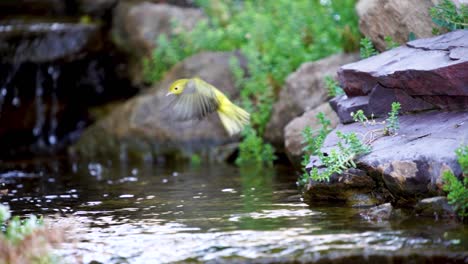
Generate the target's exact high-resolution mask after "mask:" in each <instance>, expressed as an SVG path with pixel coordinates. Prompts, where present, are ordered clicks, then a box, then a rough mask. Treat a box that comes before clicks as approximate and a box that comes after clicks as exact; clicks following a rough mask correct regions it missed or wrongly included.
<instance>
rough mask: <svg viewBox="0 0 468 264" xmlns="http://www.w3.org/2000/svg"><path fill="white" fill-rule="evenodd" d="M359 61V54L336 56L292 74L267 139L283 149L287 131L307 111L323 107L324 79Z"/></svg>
mask: <svg viewBox="0 0 468 264" xmlns="http://www.w3.org/2000/svg"><path fill="white" fill-rule="evenodd" d="M358 59H359V55H358V54H337V55H333V56H330V57H327V58H324V59H322V60H318V61H314V62H306V63H304V64H302V65H301V66H300V67H299V69H298V70H296V71H295V72H293V73H291V74H290V75H289V76H288V78H287V79H286V83H285V85H284V87H283V89H281V93H280V95H279V97H278V98H279V99H278V101H277V102H276V103H275V104H274V106H273V112H272V115H271V118H270V121H269V123H268V124H267V128H266V132H265V135H264V136H265V138H266V139H267V140H268V141H270V142H271V143H273V144H274V145H275V147H276V148H278V149H280V150H281V149H283V148H284V128H285V126H286V125H287V124H288V123H289V122H290V121H291V120H292V119H293V118H296V117H298V116H300V115H302V114H303V113H304V112H306V111H309V110H312V109H314V108H316V107H318V106H319V105H321V104H323V103H324V102H325V101H326V99H327V97H328V94H327V89H326V88H325V83H324V79H325V77H326V76H335V74H336V71H337V70H338V67H340V65H343V64H345V63H349V62H353V61H356V60H358Z"/></svg>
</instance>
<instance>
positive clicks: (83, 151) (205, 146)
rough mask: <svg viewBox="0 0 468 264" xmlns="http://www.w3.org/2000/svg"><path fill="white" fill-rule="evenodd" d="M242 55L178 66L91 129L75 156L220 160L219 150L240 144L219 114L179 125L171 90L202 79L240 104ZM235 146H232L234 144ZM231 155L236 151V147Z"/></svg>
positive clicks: (205, 56) (211, 55)
mask: <svg viewBox="0 0 468 264" xmlns="http://www.w3.org/2000/svg"><path fill="white" fill-rule="evenodd" d="M232 56H238V57H239V59H242V58H240V55H236V54H235V53H232V52H206V53H200V54H197V55H194V56H192V57H190V58H187V59H186V60H184V61H182V62H180V63H179V64H177V65H176V66H175V67H174V68H172V69H171V70H170V71H169V72H168V73H167V74H166V75H165V77H164V78H163V80H162V81H161V82H160V83H158V84H156V85H154V86H153V87H152V88H151V89H150V90H148V91H146V92H145V93H143V94H141V95H139V96H136V97H134V98H132V99H130V100H128V101H127V102H125V103H124V104H123V105H121V106H119V107H116V108H115V109H114V110H113V111H112V113H111V114H110V115H109V116H108V117H106V118H104V119H103V120H100V121H99V122H97V123H96V124H94V125H93V126H91V127H90V128H88V129H87V130H86V131H85V132H84V133H83V135H82V137H81V138H80V140H79V141H78V142H77V143H76V144H75V145H74V146H73V147H72V148H71V151H72V152H74V153H77V154H79V155H80V156H82V157H89V158H97V159H99V158H109V159H111V158H119V156H120V155H122V156H120V158H122V157H123V158H127V157H128V158H137V159H146V158H148V157H152V155H153V154H154V155H156V156H157V157H159V158H161V157H168V158H170V159H172V158H175V157H180V156H183V157H190V155H191V154H193V153H198V154H200V155H202V156H203V157H204V158H206V159H212V160H214V159H216V157H215V156H214V153H217V154H216V156H224V157H226V156H228V155H221V154H219V153H220V152H219V150H217V149H216V148H217V147H218V146H221V145H226V144H228V143H233V142H237V141H238V140H239V137H229V136H228V134H227V133H226V132H225V130H224V128H223V126H222V125H221V123H220V120H219V117H218V116H217V114H216V113H213V114H211V115H210V116H209V117H208V118H205V119H203V120H201V121H197V122H174V121H173V119H171V118H170V116H171V112H170V108H168V107H167V106H168V100H167V97H166V96H165V94H166V93H167V88H168V87H169V85H170V84H171V83H172V82H173V81H175V80H177V79H179V78H187V77H193V76H199V77H201V78H202V79H204V80H206V81H207V82H209V83H211V84H213V85H214V86H216V87H218V88H219V89H220V90H221V91H223V92H224V93H226V94H227V95H228V96H229V97H230V98H232V99H235V98H236V97H237V96H238V94H239V91H238V90H237V89H236V87H235V85H234V83H235V82H234V76H233V75H232V73H231V71H230V66H229V60H230V58H231V57H232ZM231 146H232V145H231ZM226 150H228V151H231V152H232V151H234V149H233V148H232V147H227V148H226Z"/></svg>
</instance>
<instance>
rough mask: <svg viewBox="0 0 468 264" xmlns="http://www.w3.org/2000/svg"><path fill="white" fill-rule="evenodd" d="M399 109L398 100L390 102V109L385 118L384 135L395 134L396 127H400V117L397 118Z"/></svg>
mask: <svg viewBox="0 0 468 264" xmlns="http://www.w3.org/2000/svg"><path fill="white" fill-rule="evenodd" d="M400 109H401V104H400V103H398V102H393V103H392V111H390V113H388V117H387V119H386V120H385V128H384V134H385V135H387V136H388V135H395V134H396V132H397V131H398V129H400V119H399V118H398V112H399V111H400Z"/></svg>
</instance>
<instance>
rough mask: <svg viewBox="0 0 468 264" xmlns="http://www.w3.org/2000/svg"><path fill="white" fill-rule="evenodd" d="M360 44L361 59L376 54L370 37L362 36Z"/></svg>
mask: <svg viewBox="0 0 468 264" xmlns="http://www.w3.org/2000/svg"><path fill="white" fill-rule="evenodd" d="M360 44H361V49H360V54H361V59H365V58H369V57H372V56H374V55H377V54H378V52H377V50H376V49H375V48H374V44H372V41H371V40H370V38H368V37H365V38H362V39H361V42H360Z"/></svg>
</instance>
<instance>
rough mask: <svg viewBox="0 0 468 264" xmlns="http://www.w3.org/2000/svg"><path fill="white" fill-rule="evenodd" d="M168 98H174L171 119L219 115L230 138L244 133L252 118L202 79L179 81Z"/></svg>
mask: <svg viewBox="0 0 468 264" xmlns="http://www.w3.org/2000/svg"><path fill="white" fill-rule="evenodd" d="M167 95H174V96H175V99H174V101H173V102H172V104H171V107H172V109H171V115H173V117H175V118H176V119H178V120H190V119H201V118H204V117H206V116H207V115H208V114H209V113H213V112H215V111H216V112H218V115H219V118H220V119H221V122H222V124H223V126H224V128H225V129H226V131H227V132H228V134H229V135H230V136H232V135H234V134H237V133H239V132H241V131H242V129H243V128H244V126H245V125H246V124H248V123H249V120H250V114H249V113H247V111H245V110H244V109H242V108H240V107H238V106H237V105H235V104H234V103H232V102H231V101H230V100H229V99H228V98H227V96H226V95H224V94H223V93H222V92H221V91H219V90H218V89H216V87H214V86H213V85H211V84H209V83H207V82H205V81H203V80H202V79H200V78H192V79H180V80H177V81H175V82H173V83H172V84H171V86H170V87H169V92H168V93H167Z"/></svg>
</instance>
